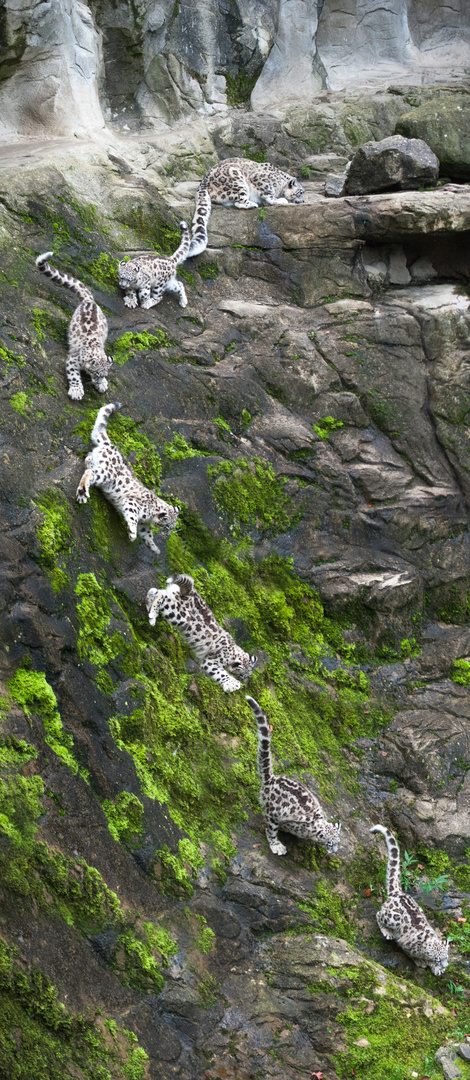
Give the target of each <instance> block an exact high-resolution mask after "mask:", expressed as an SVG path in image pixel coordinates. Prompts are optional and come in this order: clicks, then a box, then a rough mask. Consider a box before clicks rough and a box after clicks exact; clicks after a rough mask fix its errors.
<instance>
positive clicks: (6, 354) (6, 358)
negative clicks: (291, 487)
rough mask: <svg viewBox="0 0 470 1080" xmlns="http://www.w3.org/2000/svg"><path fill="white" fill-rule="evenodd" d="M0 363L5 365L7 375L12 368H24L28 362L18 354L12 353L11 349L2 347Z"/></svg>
mask: <svg viewBox="0 0 470 1080" xmlns="http://www.w3.org/2000/svg"><path fill="white" fill-rule="evenodd" d="M0 363H2V364H5V375H6V374H7V372H8V369H9V368H10V367H16V368H22V367H24V366H25V364H26V360H25V359H24V357H23V356H18V355H17V353H14V352H11V351H10V349H7V348H5V346H3V345H0Z"/></svg>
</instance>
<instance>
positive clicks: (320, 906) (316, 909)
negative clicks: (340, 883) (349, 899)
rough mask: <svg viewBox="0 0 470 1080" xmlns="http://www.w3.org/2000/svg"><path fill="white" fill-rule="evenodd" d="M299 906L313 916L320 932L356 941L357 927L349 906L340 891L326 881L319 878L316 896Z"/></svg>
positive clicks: (313, 920) (344, 939)
mask: <svg viewBox="0 0 470 1080" xmlns="http://www.w3.org/2000/svg"><path fill="white" fill-rule="evenodd" d="M299 907H300V908H301V909H302V911H306V912H307V913H308V914H309V915H310V916H311V918H312V922H313V926H314V927H315V929H316V930H319V931H320V933H322V934H329V935H334V936H335V937H340V938H342V939H343V941H349V942H351V943H352V942H354V938H355V928H354V925H353V923H352V922H351V919H350V916H349V914H348V911H347V906H346V904H345V902H344V900H343V898H342V897H341V896H340V895H339V893H337V892H335V889H334V888H332V887H331V885H329V884H328V883H327V882H326V881H324V880H322V879H319V880H318V881H317V882H316V884H315V896H314V897H313V898H312V900H311V901H309V902H308V903H305V904H304V903H302V904H299Z"/></svg>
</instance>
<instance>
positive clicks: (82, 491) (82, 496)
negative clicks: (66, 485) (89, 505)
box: [76, 454, 95, 503]
mask: <svg viewBox="0 0 470 1080" xmlns="http://www.w3.org/2000/svg"><path fill="white" fill-rule="evenodd" d="M94 482H95V478H94V474H93V465H92V454H87V456H86V458H85V472H84V473H83V476H82V479H81V480H80V483H79V485H78V488H77V494H76V500H77V502H79V503H86V502H88V499H89V498H90V485H93V484H94Z"/></svg>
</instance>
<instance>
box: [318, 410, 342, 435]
mask: <svg viewBox="0 0 470 1080" xmlns="http://www.w3.org/2000/svg"><path fill="white" fill-rule="evenodd" d="M342 427H344V423H343V421H342V420H335V419H334V417H333V416H323V417H322V419H321V420H317V423H316V424H313V430H314V431H316V433H317V435H319V436H320V439H328V438H329V437H330V435H331V433H332V432H333V431H339V429H340V428H342Z"/></svg>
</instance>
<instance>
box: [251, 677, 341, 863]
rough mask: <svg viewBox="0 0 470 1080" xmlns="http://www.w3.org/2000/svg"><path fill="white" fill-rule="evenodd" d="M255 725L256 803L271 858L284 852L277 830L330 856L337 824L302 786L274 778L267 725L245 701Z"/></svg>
mask: <svg viewBox="0 0 470 1080" xmlns="http://www.w3.org/2000/svg"><path fill="white" fill-rule="evenodd" d="M246 700H247V702H248V704H249V705H250V707H251V708H252V709H253V712H254V714H255V718H256V723H257V725H258V772H259V774H260V777H261V790H260V802H261V805H262V807H263V810H264V818H265V822H266V836H267V838H268V844H269V846H270V848H271V851H272V852H273V854H274V855H285V854H286V851H287V848H285V847H284V844H281V841H280V840H279V839H278V835H277V834H278V829H282V830H283V832H289V833H293V835H294V836H300V837H302V838H303V839H308V840H315V841H316V843H317V844H321V846H322V847H324V848H325V851H326V852H327V853H328V855H333V854H334V853H335V852H336V851H337V850H338V848H339V842H340V832H341V824H340V822H336V823H335V824H334V825H333V824H332V823H331V822H330V821H327V820H326V817H325V815H324V813H323V810H322V808H321V806H320V803H319V802H318V799H316V798H315V795H313V794H312V792H311V791H310V790H309V788H308V787H306V786H305V784H301V783H300V782H299V781H298V780H291V778H290V777H289V776H275V775H274V773H273V763H272V758H271V734H270V728H269V721H268V718H267V716H266V715H265V713H264V712H263V710H262V708H261V706H260V705H258V702H257V701H255V699H254V698H252V697H248V696H247V698H246Z"/></svg>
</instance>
